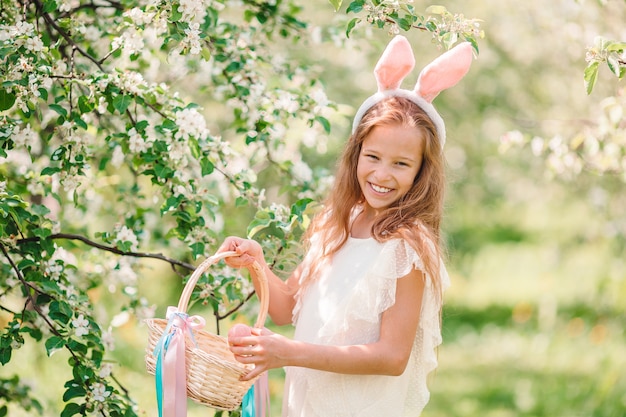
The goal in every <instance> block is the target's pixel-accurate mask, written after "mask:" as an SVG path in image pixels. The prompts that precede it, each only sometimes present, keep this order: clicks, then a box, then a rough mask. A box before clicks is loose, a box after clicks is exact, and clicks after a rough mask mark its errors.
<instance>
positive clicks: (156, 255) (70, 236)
mask: <svg viewBox="0 0 626 417" xmlns="http://www.w3.org/2000/svg"><path fill="white" fill-rule="evenodd" d="M47 239H53V240H54V239H68V240H79V241H81V242H83V243H85V244H87V245H89V246H92V247H94V248H97V249H101V250H104V251H107V252H111V253H115V254H116V255H122V256H133V257H135V258H152V259H159V260H161V261H165V262H168V263H169V264H170V265H172V267H174V266H179V267H181V268H185V269H188V270H190V271H193V270H195V269H196V267H195V266H193V265H192V264H189V263H187V262H183V261H179V260H177V259H173V258H169V257H167V256H164V255H162V254H160V253H145V252H124V251H122V250H119V249H118V248H116V247H114V246H107V245H103V244H101V243H98V242H94V241H93V240H90V239H87V238H86V237H85V236H82V235H77V234H73V233H54V234H51V235H50V236H48V237H47ZM40 240H41V238H39V237H27V238H24V239H18V240H17V244H22V243H26V242H38V241H40Z"/></svg>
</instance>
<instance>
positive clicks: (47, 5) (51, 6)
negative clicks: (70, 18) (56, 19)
mask: <svg viewBox="0 0 626 417" xmlns="http://www.w3.org/2000/svg"><path fill="white" fill-rule="evenodd" d="M56 9H57V2H56V0H46V1H44V3H43V11H44V13H50V12H54V11H55V10H56Z"/></svg>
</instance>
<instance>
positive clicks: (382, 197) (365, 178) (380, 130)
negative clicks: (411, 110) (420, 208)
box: [357, 124, 424, 212]
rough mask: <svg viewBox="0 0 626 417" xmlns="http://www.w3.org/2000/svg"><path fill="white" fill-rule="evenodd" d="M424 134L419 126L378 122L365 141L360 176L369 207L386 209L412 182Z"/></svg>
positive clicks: (419, 162) (422, 150)
mask: <svg viewBox="0 0 626 417" xmlns="http://www.w3.org/2000/svg"><path fill="white" fill-rule="evenodd" d="M423 152H424V135H423V133H422V131H421V130H420V129H419V128H417V127H407V126H404V125H401V124H391V125H379V126H376V127H374V128H373V129H372V131H371V132H370V134H369V135H368V136H367V137H366V138H365V140H364V141H363V145H362V147H361V153H360V154H359V161H358V165H357V179H358V181H359V185H360V186H361V192H362V193H363V197H364V198H365V203H366V208H368V206H369V208H371V209H374V211H375V212H378V211H380V210H384V209H386V208H387V207H389V206H391V205H392V204H393V203H394V202H396V201H397V200H398V199H400V198H402V197H403V196H404V195H405V194H406V193H407V192H408V191H409V190H410V189H411V187H412V186H413V181H414V180H415V177H416V176H417V174H418V173H419V170H420V167H421V166H422V159H423Z"/></svg>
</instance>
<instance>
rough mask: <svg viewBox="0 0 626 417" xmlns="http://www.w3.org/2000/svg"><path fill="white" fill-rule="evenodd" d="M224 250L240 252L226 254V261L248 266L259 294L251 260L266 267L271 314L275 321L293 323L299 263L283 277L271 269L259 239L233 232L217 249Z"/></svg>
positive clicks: (280, 323) (234, 265)
mask: <svg viewBox="0 0 626 417" xmlns="http://www.w3.org/2000/svg"><path fill="white" fill-rule="evenodd" d="M224 251H235V252H237V253H238V254H239V255H240V256H237V257H234V256H233V257H229V258H225V259H224V262H226V264H227V265H230V266H231V267H234V268H241V267H246V268H248V270H249V271H250V276H251V278H252V283H253V284H254V288H255V290H256V292H257V294H259V277H258V276H257V275H256V272H255V270H254V269H252V268H250V266H251V265H252V263H253V262H254V261H257V263H258V264H259V265H260V266H261V268H263V272H264V273H265V276H266V277H267V281H268V287H269V299H270V304H269V310H268V314H269V316H270V317H271V318H272V321H273V322H274V323H276V324H277V325H279V326H282V325H285V324H291V321H292V312H293V308H294V305H295V298H294V296H295V294H296V292H297V290H298V287H299V281H300V279H299V278H300V267H298V268H296V270H295V271H294V272H293V273H292V274H291V276H290V277H289V278H287V280H285V281H283V280H282V279H280V278H279V277H278V276H276V274H274V273H273V272H272V270H271V269H270V267H269V266H268V265H267V262H265V257H264V256H263V249H262V248H261V245H259V243H258V242H256V241H254V240H250V239H242V238H239V237H235V236H231V237H228V238H226V240H224V243H222V246H221V247H220V248H219V250H218V253H219V252H224Z"/></svg>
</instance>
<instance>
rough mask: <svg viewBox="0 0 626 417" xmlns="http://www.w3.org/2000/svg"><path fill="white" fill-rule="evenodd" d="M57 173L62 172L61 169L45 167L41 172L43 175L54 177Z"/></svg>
mask: <svg viewBox="0 0 626 417" xmlns="http://www.w3.org/2000/svg"><path fill="white" fill-rule="evenodd" d="M57 172H61V168H55V167H45V168H44V169H42V170H41V175H42V176H43V175H54V174H56V173H57Z"/></svg>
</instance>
